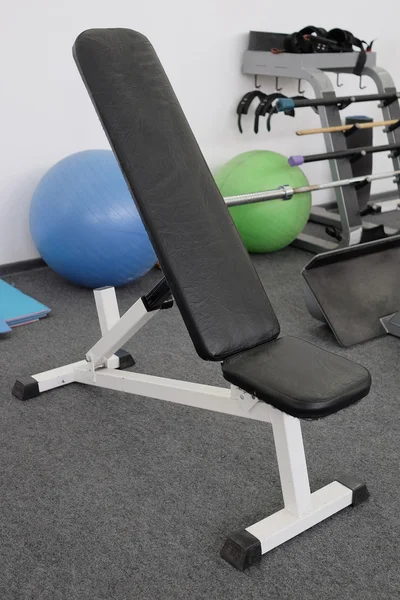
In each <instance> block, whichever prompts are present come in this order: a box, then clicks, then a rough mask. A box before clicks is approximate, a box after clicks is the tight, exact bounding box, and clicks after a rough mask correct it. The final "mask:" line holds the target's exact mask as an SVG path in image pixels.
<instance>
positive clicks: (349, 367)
mask: <svg viewBox="0 0 400 600" xmlns="http://www.w3.org/2000/svg"><path fill="white" fill-rule="evenodd" d="M222 371H223V374H224V377H225V379H226V380H227V381H229V382H230V383H233V384H234V385H237V386H238V387H240V388H241V389H243V390H245V391H247V392H249V393H250V394H254V395H255V396H257V398H259V399H260V400H264V401H265V402H267V403H268V404H271V405H272V406H274V407H275V408H278V409H279V410H281V411H283V412H285V413H288V414H289V415H292V416H294V417H298V418H308V419H318V418H320V417H326V416H328V415H330V414H332V413H335V412H337V411H339V410H341V409H342V408H346V407H347V406H350V405H351V404H354V403H355V402H357V401H358V400H361V398H363V397H364V396H366V395H367V394H368V392H369V389H370V386H371V377H370V374H369V372H368V371H367V369H365V368H364V367H362V366H360V365H357V364H356V363H353V362H352V361H350V360H347V359H346V358H343V357H341V356H337V355H336V354H332V352H327V351H326V350H322V349H321V348H318V347H317V346H314V345H312V344H309V343H308V342H304V341H303V340H300V339H298V338H294V337H282V338H279V339H278V340H275V341H273V342H270V343H269V344H263V345H262V346H257V348H252V349H251V350H248V351H246V352H241V353H240V354H236V355H235V356H231V357H230V358H227V359H226V360H225V361H224V362H223V364H222Z"/></svg>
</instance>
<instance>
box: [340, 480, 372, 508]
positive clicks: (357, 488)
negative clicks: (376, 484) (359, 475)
mask: <svg viewBox="0 0 400 600" xmlns="http://www.w3.org/2000/svg"><path fill="white" fill-rule="evenodd" d="M336 481H338V482H339V483H341V484H342V485H344V486H345V487H347V488H349V489H350V490H351V491H352V492H353V501H352V503H351V505H352V506H358V505H359V504H362V503H363V502H366V501H367V500H368V498H369V491H368V488H367V485H366V483H364V482H363V481H360V480H359V479H356V478H355V477H352V476H351V475H342V476H341V477H340V478H339V479H337V480H336Z"/></svg>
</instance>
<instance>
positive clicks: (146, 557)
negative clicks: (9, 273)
mask: <svg viewBox="0 0 400 600" xmlns="http://www.w3.org/2000/svg"><path fill="white" fill-rule="evenodd" d="M308 259H309V255H307V254H306V253H303V252H301V251H299V250H296V249H293V248H288V249H286V250H284V251H283V252H280V253H278V254H275V255H270V256H259V257H256V258H255V259H254V260H255V264H256V267H257V269H258V271H259V274H260V276H261V278H262V281H263V283H264V285H265V287H266V289H267V291H268V293H269V295H270V297H271V300H272V303H273V305H274V307H275V309H276V311H277V314H278V317H279V319H280V321H281V324H282V332H283V333H284V334H294V335H298V336H302V337H303V338H304V339H307V340H309V341H311V342H315V343H318V344H320V345H321V346H322V347H324V348H327V349H329V350H335V351H337V352H338V353H339V354H342V355H344V356H347V357H349V358H351V359H354V360H355V361H357V362H359V363H361V364H363V365H365V366H366V367H368V368H369V369H370V371H371V374H372V378H373V387H372V391H371V393H370V395H369V396H368V397H367V398H366V399H365V400H363V401H362V402H361V403H359V404H358V405H356V406H354V407H352V408H350V409H348V410H345V411H342V412H341V413H339V414H337V415H334V416H331V417H328V418H326V419H322V420H320V421H317V422H306V423H304V427H303V430H304V437H305V446H306V452H307V456H308V463H309V469H310V482H311V486H312V488H313V489H316V488H318V487H320V486H322V485H324V484H326V483H328V482H329V481H331V480H332V479H334V478H335V477H336V476H337V475H340V474H341V473H351V474H354V475H357V476H361V477H362V478H364V479H365V480H366V481H367V483H368V485H369V489H370V492H371V498H370V500H369V501H368V502H367V503H366V504H364V505H361V506H360V507H357V508H356V509H351V508H350V509H346V510H345V511H343V512H341V513H339V514H337V515H335V516H334V517H332V518H331V519H329V520H327V521H325V522H323V523H321V524H320V525H318V526H316V527H314V528H313V529H311V530H309V531H308V532H306V533H304V534H302V535H301V536H298V537H296V538H295V539H293V540H291V541H290V542H288V543H287V544H285V545H284V546H282V547H280V548H278V549H276V550H274V551H272V552H271V553H270V554H268V555H267V556H265V557H264V558H263V560H262V563H261V565H260V566H257V567H255V568H253V569H251V570H249V571H246V572H245V573H240V572H238V571H235V570H234V569H233V568H232V567H230V566H229V565H228V564H226V563H225V562H224V561H223V560H222V559H221V558H220V557H219V551H220V548H221V545H222V543H223V541H224V538H225V536H226V535H227V534H228V533H230V532H232V531H235V530H237V529H241V528H243V527H246V526H248V525H250V524H251V523H253V522H255V521H256V520H259V519H261V518H263V517H264V516H266V515H267V514H269V513H271V512H274V511H276V510H278V509H279V508H281V495H280V487H279V479H278V472H277V467H276V462H275V455H274V448H273V440H272V436H271V432H270V429H269V426H268V425H266V424H262V423H259V422H253V421H247V420H241V419H238V418H234V417H229V416H225V415H219V414H216V413H211V412H207V411H201V410H197V409H190V408H187V407H183V406H178V405H174V404H167V403H163V402H161V401H157V400H151V399H147V398H141V397H133V396H129V395H127V394H121V393H115V392H112V391H107V390H99V389H95V388H88V387H84V386H80V385H77V384H75V385H71V386H67V387H64V388H60V389H58V390H54V391H51V392H48V393H46V394H44V395H42V396H41V397H39V398H37V399H34V400H31V401H29V402H26V403H22V402H20V401H18V400H16V399H15V398H13V396H12V395H11V388H12V385H13V382H14V379H15V378H16V376H17V375H24V374H33V373H37V372H40V371H43V370H47V369H49V368H52V367H57V366H60V365H62V364H64V363H68V362H72V361H76V360H78V359H80V358H81V357H83V355H84V352H85V351H86V350H87V349H88V348H89V347H90V345H91V344H92V343H94V342H95V340H96V338H97V337H98V336H99V328H98V324H97V322H96V318H95V311H94V303H93V299H92V294H91V292H90V291H87V290H84V289H78V288H75V287H73V286H72V285H69V284H68V283H66V282H65V281H63V280H62V279H60V278H59V277H57V276H56V275H55V274H54V273H52V272H51V271H50V270H48V269H40V270H37V271H32V272H28V273H21V274H18V275H15V276H13V277H7V278H6V279H7V280H8V281H12V282H13V283H15V285H16V286H17V287H18V288H19V289H21V290H22V291H24V292H26V293H28V294H31V295H32V296H34V297H35V298H37V299H38V300H41V301H43V302H44V303H45V304H47V305H48V306H50V307H51V308H52V315H51V317H49V318H47V319H45V320H43V321H41V322H40V323H37V324H32V325H28V326H24V327H21V328H18V329H16V330H14V331H13V333H12V334H10V335H8V336H6V337H2V338H1V339H0V415H1V421H0V423H1V425H0V435H1V442H0V538H1V539H0V598H1V600H170V599H171V600H172V599H174V600H175V599H179V600H186V599H187V600H203V599H204V600H206V599H207V600H223V599H227V600H228V599H229V600H252V599H254V600H258V599H262V600H267V599H271V600H280V599H282V600H286V599H287V600H289V599H290V600H292V599H293V600H294V599H296V600H309V599H310V600H311V599H312V600H317V599H324V600H331V599H335V600H336V599H337V600H339V599H340V600H344V599H352V600H367V599H371V600H377V599H386V598H387V599H395V598H400V569H399V561H400V519H399V515H400V494H399V491H400V490H399V488H400V485H399V482H400V460H399V458H400V405H399V388H400V374H399V352H400V350H399V344H400V341H399V340H397V339H394V338H389V337H387V338H386V337H384V338H381V339H378V340H375V341H373V342H369V343H366V344H363V345H360V346H357V347H354V348H351V349H348V350H343V349H341V348H339V347H338V346H337V345H336V343H335V341H334V338H333V336H332V335H331V333H330V332H329V330H327V329H326V328H325V327H324V326H323V325H321V324H319V323H318V322H316V321H313V320H312V318H311V317H310V316H309V315H308V313H307V311H306V308H305V306H304V303H303V297H302V280H301V277H300V272H301V268H302V267H303V266H304V265H305V264H306V262H307V261H308ZM158 277H159V272H158V271H157V270H153V271H152V272H150V273H149V274H148V275H147V276H146V277H144V278H143V279H142V280H141V281H139V282H136V283H135V284H134V285H132V286H129V287H127V288H124V289H120V290H119V291H118V298H119V301H120V305H121V310H126V309H127V308H128V307H129V306H130V304H131V303H132V302H133V300H135V298H137V297H138V296H139V295H141V294H142V293H144V292H145V291H147V290H148V289H149V288H150V287H151V286H152V284H154V283H155V282H156V280H157V279H158ZM371 282H372V283H373V279H372V277H371ZM343 293H344V294H345V293H346V290H343ZM127 348H128V349H129V350H130V351H131V352H132V353H133V355H134V357H135V358H136V360H137V365H136V367H135V368H137V369H138V370H139V371H141V372H144V373H151V374H157V375H161V376H168V377H174V378H181V379H186V380H192V381H198V382H202V383H210V384H217V385H218V384H221V385H226V384H225V383H224V381H223V379H222V377H221V373H220V368H219V366H218V365H216V364H208V363H205V362H203V361H201V360H200V359H199V358H198V357H197V355H196V354H195V352H194V349H193V346H192V344H191V341H190V339H189V337H188V334H187V333H186V330H185V328H184V326H183V323H182V320H181V317H180V315H179V313H178V311H177V309H176V308H173V309H172V310H169V311H165V312H163V313H160V315H158V316H157V317H156V318H155V319H153V320H152V321H151V322H150V323H149V324H148V326H147V327H146V328H145V329H143V330H142V331H141V332H140V334H138V335H137V336H136V337H135V340H134V341H131V342H130V343H129V344H127Z"/></svg>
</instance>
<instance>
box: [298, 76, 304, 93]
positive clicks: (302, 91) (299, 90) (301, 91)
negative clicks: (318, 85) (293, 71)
mask: <svg viewBox="0 0 400 600" xmlns="http://www.w3.org/2000/svg"><path fill="white" fill-rule="evenodd" d="M300 88H301V79H299V85H298V86H297V89H298V92H299V94H305V93H306V90H301V89H300Z"/></svg>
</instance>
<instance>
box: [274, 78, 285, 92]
mask: <svg viewBox="0 0 400 600" xmlns="http://www.w3.org/2000/svg"><path fill="white" fill-rule="evenodd" d="M278 85H279V77H275V89H276V91H277V92H281V91H282V90H283V88H280V87H278Z"/></svg>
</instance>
